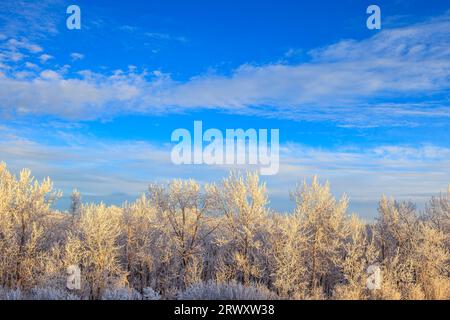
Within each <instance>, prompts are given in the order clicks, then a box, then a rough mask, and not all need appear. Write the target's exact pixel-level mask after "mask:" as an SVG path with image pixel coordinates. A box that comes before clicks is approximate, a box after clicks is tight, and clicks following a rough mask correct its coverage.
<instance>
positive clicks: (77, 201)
mask: <svg viewBox="0 0 450 320" xmlns="http://www.w3.org/2000/svg"><path fill="white" fill-rule="evenodd" d="M81 205H82V202H81V193H80V192H79V191H78V190H77V189H74V190H73V191H72V194H71V195H70V209H69V212H70V214H71V215H72V219H74V218H75V216H76V215H78V214H79V213H80V209H81Z"/></svg>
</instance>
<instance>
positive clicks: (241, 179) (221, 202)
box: [210, 173, 269, 285]
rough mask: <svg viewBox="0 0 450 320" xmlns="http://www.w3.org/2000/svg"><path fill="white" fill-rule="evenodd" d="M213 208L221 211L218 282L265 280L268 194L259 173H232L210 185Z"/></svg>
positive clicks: (246, 282)
mask: <svg viewBox="0 0 450 320" xmlns="http://www.w3.org/2000/svg"><path fill="white" fill-rule="evenodd" d="M210 192H211V194H212V197H213V199H214V200H213V202H214V208H215V209H216V210H217V212H218V213H220V214H222V219H221V220H222V221H221V223H220V230H219V232H218V235H217V239H216V243H217V245H218V247H219V250H220V254H219V256H218V259H217V265H216V270H217V273H216V276H217V279H218V280H219V281H231V280H236V281H238V282H241V283H243V284H244V285H247V284H249V283H250V282H258V281H266V282H267V278H268V277H269V275H267V274H266V273H265V272H264V271H265V265H264V264H265V263H266V260H267V246H266V244H267V239H268V237H269V232H268V231H267V228H266V226H267V221H268V219H267V215H268V209H267V207H266V205H267V194H266V187H265V184H261V183H260V182H259V177H258V175H257V174H252V173H248V174H247V175H246V176H242V175H240V174H237V173H231V174H230V176H229V177H228V178H227V179H225V180H224V181H223V183H222V185H220V186H216V185H214V186H210Z"/></svg>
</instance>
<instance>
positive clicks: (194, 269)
mask: <svg viewBox="0 0 450 320" xmlns="http://www.w3.org/2000/svg"><path fill="white" fill-rule="evenodd" d="M149 197H150V201H151V202H152V204H153V205H154V206H155V208H156V210H157V211H158V215H159V217H160V219H161V221H162V222H163V223H165V227H166V228H165V232H166V236H167V240H168V242H167V244H166V245H168V247H169V248H172V249H173V250H174V253H175V257H174V259H175V260H174V263H176V264H178V266H175V267H176V268H177V270H176V272H177V274H176V276H175V278H174V279H172V282H174V283H175V282H178V284H177V287H178V288H186V287H187V286H189V285H190V284H192V283H195V282H198V281H199V280H201V273H202V265H203V257H202V254H203V252H202V243H203V241H204V239H205V238H206V237H207V236H208V235H210V234H211V233H212V232H213V231H214V230H215V228H216V227H217V226H213V225H212V224H211V223H208V222H209V221H210V220H211V217H210V216H209V210H210V208H211V201H210V197H209V193H207V192H206V193H204V192H202V191H201V188H200V185H199V184H198V183H197V182H195V181H193V180H188V181H182V180H175V181H172V182H171V183H169V184H168V185H150V187H149ZM163 227H164V226H163ZM167 233H169V234H167Z"/></svg>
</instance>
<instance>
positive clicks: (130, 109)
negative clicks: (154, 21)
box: [0, 14, 450, 125]
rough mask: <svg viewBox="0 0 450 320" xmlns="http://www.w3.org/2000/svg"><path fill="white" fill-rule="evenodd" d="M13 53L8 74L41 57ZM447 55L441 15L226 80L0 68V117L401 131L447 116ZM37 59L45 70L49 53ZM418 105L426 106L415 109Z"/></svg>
mask: <svg viewBox="0 0 450 320" xmlns="http://www.w3.org/2000/svg"><path fill="white" fill-rule="evenodd" d="M149 36H151V37H153V38H155V37H157V38H166V37H167V38H168V37H170V36H169V35H165V34H159V33H149ZM4 41H6V42H7V43H8V42H10V41H11V40H10V38H8V39H6V40H4ZM18 43H19V42H16V48H17V47H18V46H17V44H18ZM20 47H22V48H18V49H17V50H16V51H14V54H15V55H16V56H15V57H9V59H3V60H2V59H0V63H3V64H4V65H8V66H9V67H14V61H16V62H17V61H19V60H22V59H23V58H24V56H25V55H26V54H34V53H37V52H39V51H42V50H43V49H42V48H41V47H39V46H37V45H36V46H33V47H30V46H28V45H27V46H25V45H21V46H20ZM449 48H450V14H446V15H444V16H441V17H438V18H432V19H429V20H428V21H426V22H421V23H418V24H415V25H411V26H404V27H399V28H395V29H385V30H383V31H381V32H380V33H378V34H377V35H375V36H373V37H371V38H369V39H366V40H362V41H356V40H345V41H341V42H338V43H335V44H332V45H330V46H327V47H324V48H318V49H316V50H313V51H311V52H310V57H311V59H310V61H309V62H307V63H302V64H296V65H288V64H279V63H278V64H269V65H242V66H240V67H239V68H237V69H236V70H234V72H232V74H231V75H228V76H224V75H219V74H211V73H208V74H203V75H199V76H196V77H193V78H191V79H190V80H188V81H185V82H179V81H176V80H175V79H173V78H172V77H171V75H170V74H163V73H154V72H148V71H143V72H140V73H138V72H137V71H135V70H131V71H130V70H127V71H116V72H115V73H114V74H107V75H106V74H98V73H94V72H92V71H89V70H86V71H83V72H79V73H78V74H69V75H61V77H51V78H42V77H39V76H36V78H34V79H29V78H27V79H17V78H14V77H13V76H12V75H10V74H8V73H7V72H4V71H3V72H4V74H5V75H4V76H3V77H2V78H1V79H0V82H1V88H2V89H0V105H1V106H2V107H3V109H4V110H3V111H4V112H16V113H17V111H21V112H26V113H32V114H50V115H56V116H59V117H68V118H96V117H102V116H108V117H110V116H112V115H114V114H123V113H157V112H168V113H171V112H179V111H184V110H192V109H202V108H203V109H205V108H206V109H211V108H214V109H221V110H224V111H227V112H235V113H247V114H258V115H262V116H282V117H287V118H291V119H300V120H302V119H307V120H316V119H319V120H334V121H337V122H340V123H342V124H344V125H346V124H347V125H358V124H360V125H361V124H364V125H377V121H380V122H383V121H390V120H392V119H393V118H395V119H396V120H395V121H397V120H399V119H403V120H405V122H404V123H403V125H405V124H406V125H407V124H408V120H410V122H412V123H413V122H414V121H413V120H414V117H415V116H419V115H420V116H424V115H425V116H427V117H440V118H445V119H448V117H449V106H448V94H447V93H448V90H449V89H450V78H449V76H448V75H449V74H450V49H449ZM19 49H22V50H19ZM30 49H31V50H30ZM23 50H28V53H26V52H24V51H23ZM30 51H31V52H30ZM0 53H1V54H2V55H3V56H5V55H8V52H7V51H2V52H0ZM9 54H11V52H9ZM74 57H75V56H73V57H72V58H74ZM79 57H80V56H78V55H77V58H79ZM40 58H41V63H45V62H46V61H48V60H49V59H50V58H51V56H49V55H48V54H42V55H40ZM15 68H17V66H15ZM16 71H17V70H16ZM54 72H58V70H54ZM56 93H58V94H56ZM420 99H422V100H426V101H434V102H431V103H430V102H426V103H418V102H417V101H418V100H419V101H420ZM369 101H370V102H369ZM412 102H413V104H412ZM19 113H20V112H19ZM387 113H389V114H390V116H389V117H387V116H386V115H387ZM383 115H384V116H383ZM378 116H379V117H378ZM405 117H407V118H405ZM395 121H392V122H395Z"/></svg>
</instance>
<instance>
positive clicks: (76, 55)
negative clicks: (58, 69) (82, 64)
mask: <svg viewBox="0 0 450 320" xmlns="http://www.w3.org/2000/svg"><path fill="white" fill-rule="evenodd" d="M70 58H71V59H72V61H76V60H82V59H84V55H83V54H81V53H78V52H73V53H71V54H70Z"/></svg>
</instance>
